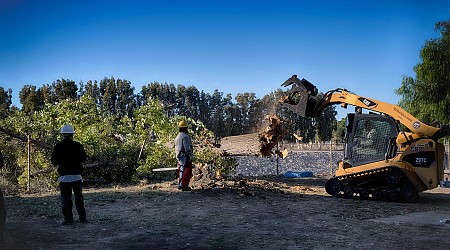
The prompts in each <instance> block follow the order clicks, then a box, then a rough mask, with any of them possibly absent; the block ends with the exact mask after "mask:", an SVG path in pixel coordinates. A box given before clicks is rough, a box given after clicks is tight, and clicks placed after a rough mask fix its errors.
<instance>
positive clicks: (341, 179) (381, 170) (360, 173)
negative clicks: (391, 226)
mask: <svg viewBox="0 0 450 250" xmlns="http://www.w3.org/2000/svg"><path fill="white" fill-rule="evenodd" d="M392 167H395V166H388V167H381V168H375V169H370V170H366V171H361V172H357V173H351V174H346V175H341V176H337V177H334V178H335V179H338V180H339V181H343V180H344V181H345V180H348V179H349V178H352V177H360V176H365V175H370V174H378V173H382V172H386V171H388V169H389V168H392ZM396 168H397V167H396ZM341 183H342V182H341ZM344 188H345V186H344ZM392 190H393V189H381V188H380V192H381V193H387V192H389V191H392ZM394 190H395V189H394ZM336 197H339V198H346V199H348V198H347V197H345V195H344V194H338V195H336ZM351 199H361V198H360V197H359V196H356V195H353V196H352V197H351ZM367 200H386V198H381V199H374V198H373V197H369V198H367ZM398 200H400V195H398V197H397V199H396V200H390V201H398Z"/></svg>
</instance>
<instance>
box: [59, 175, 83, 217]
mask: <svg viewBox="0 0 450 250" xmlns="http://www.w3.org/2000/svg"><path fill="white" fill-rule="evenodd" d="M59 187H60V189H61V201H62V213H63V215H64V220H65V221H67V222H72V221H73V214H72V206H73V203H72V191H73V194H74V195H75V207H76V208H77V212H78V216H79V219H80V220H86V210H85V209H84V198H83V194H82V190H83V187H82V184H81V180H80V181H74V182H60V183H59Z"/></svg>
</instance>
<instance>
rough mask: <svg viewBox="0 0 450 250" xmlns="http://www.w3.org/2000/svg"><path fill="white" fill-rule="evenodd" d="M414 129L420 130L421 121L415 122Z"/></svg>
mask: <svg viewBox="0 0 450 250" xmlns="http://www.w3.org/2000/svg"><path fill="white" fill-rule="evenodd" d="M412 125H413V128H415V129H419V128H420V122H419V121H415V122H413V124H412Z"/></svg>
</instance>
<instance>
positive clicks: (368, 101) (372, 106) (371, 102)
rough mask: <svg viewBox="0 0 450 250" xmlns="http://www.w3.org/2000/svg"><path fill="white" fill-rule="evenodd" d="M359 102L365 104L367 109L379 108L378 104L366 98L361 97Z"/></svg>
mask: <svg viewBox="0 0 450 250" xmlns="http://www.w3.org/2000/svg"><path fill="white" fill-rule="evenodd" d="M358 100H359V101H360V102H362V103H364V105H366V106H367V108H375V107H376V106H377V103H375V102H373V101H371V100H369V99H367V98H364V97H360V98H358Z"/></svg>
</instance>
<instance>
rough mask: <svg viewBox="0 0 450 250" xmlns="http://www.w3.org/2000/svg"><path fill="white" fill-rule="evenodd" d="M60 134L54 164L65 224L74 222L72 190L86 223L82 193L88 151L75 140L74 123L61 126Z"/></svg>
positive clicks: (77, 207)
mask: <svg viewBox="0 0 450 250" xmlns="http://www.w3.org/2000/svg"><path fill="white" fill-rule="evenodd" d="M60 134H62V135H63V137H64V138H63V140H62V141H61V142H59V143H58V144H56V146H55V148H54V149H53V153H52V159H51V160H52V164H54V165H57V166H58V173H59V176H60V177H59V187H60V190H61V202H62V213H63V215H64V221H63V223H62V224H63V225H70V224H72V223H73V214H72V206H73V203H72V191H73V193H74V195H75V207H76V209H77V212H78V216H79V219H80V222H82V223H85V222H87V220H86V210H85V208H84V198H83V194H82V189H83V188H82V177H81V174H82V173H83V170H84V167H83V164H82V163H83V162H84V161H85V160H86V152H85V151H84V147H83V145H81V143H79V142H76V141H74V140H73V135H74V134H75V131H74V129H73V127H72V125H69V124H66V125H64V126H63V127H62V128H61V131H60Z"/></svg>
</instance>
